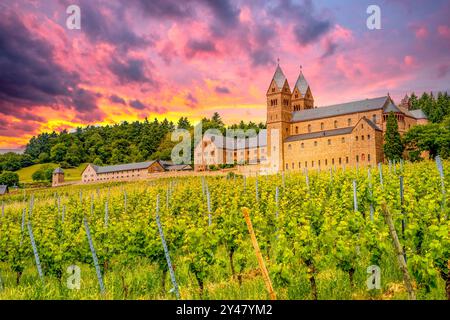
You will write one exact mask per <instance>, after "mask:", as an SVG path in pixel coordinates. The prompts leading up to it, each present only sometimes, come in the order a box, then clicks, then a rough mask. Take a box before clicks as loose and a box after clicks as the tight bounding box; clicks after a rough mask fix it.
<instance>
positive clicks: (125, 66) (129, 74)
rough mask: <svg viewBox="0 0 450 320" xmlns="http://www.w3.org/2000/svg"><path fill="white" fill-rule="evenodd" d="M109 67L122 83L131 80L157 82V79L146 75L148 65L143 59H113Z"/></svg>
mask: <svg viewBox="0 0 450 320" xmlns="http://www.w3.org/2000/svg"><path fill="white" fill-rule="evenodd" d="M109 69H110V70H111V72H112V73H114V75H115V76H116V77H117V80H118V81H119V82H120V83H121V84H126V83H129V82H148V83H151V84H156V83H155V81H153V79H152V78H151V77H149V76H147V75H146V70H147V66H146V64H145V61H144V60H142V59H133V58H131V59H125V60H124V61H120V60H118V59H115V58H114V59H113V60H112V61H111V63H110V64H109Z"/></svg>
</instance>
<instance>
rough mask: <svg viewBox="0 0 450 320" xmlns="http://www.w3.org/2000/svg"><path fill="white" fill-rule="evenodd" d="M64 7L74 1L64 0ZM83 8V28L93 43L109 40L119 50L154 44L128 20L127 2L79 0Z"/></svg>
mask: <svg viewBox="0 0 450 320" xmlns="http://www.w3.org/2000/svg"><path fill="white" fill-rule="evenodd" d="M61 2H62V3H63V6H64V7H67V6H68V5H70V4H73V1H71V0H70V1H69V0H62V1H61ZM78 5H79V6H80V8H81V28H82V31H83V33H84V34H85V35H86V36H87V37H88V38H89V40H90V41H91V42H93V43H98V42H107V43H110V44H112V45H114V46H115V47H116V48H117V49H119V50H124V51H127V50H128V49H130V48H139V47H147V46H149V45H153V40H152V39H151V37H144V36H139V35H137V34H136V33H135V32H134V31H133V30H132V29H131V28H130V25H131V24H130V23H128V21H127V20H126V15H125V13H126V9H127V5H128V4H127V3H125V2H124V3H121V4H120V5H115V4H114V3H113V2H110V1H109V2H103V3H101V4H99V3H97V2H96V1H91V0H79V1H78Z"/></svg>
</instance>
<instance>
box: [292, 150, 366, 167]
mask: <svg viewBox="0 0 450 320" xmlns="http://www.w3.org/2000/svg"><path fill="white" fill-rule="evenodd" d="M360 159H361V161H366V155H365V154H364V153H363V154H361V158H360V157H359V155H356V162H358V163H359V161H360ZM337 160H338V161H337V162H338V164H340V165H341V164H342V162H343V159H342V158H339V159H337ZM367 161H368V162H370V154H367ZM324 163H325V166H328V159H325V161H324ZM345 163H346V164H348V163H349V159H348V157H345ZM314 164H315V162H314V160H312V161H311V167H312V168H314ZM317 164H318V166H319V167H320V166H321V161H320V160H318V161H317ZM334 164H335V161H334V158H332V159H331V165H334ZM301 168H302V163H301V161H299V162H298V169H301ZM304 168H308V161H305V164H304ZM291 169H295V163H294V162H292V163H291ZM286 170H289V163H286Z"/></svg>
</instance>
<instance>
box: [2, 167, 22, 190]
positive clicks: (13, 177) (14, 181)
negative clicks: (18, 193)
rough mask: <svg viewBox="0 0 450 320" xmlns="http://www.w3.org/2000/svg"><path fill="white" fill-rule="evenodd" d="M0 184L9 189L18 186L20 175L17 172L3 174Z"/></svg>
mask: <svg viewBox="0 0 450 320" xmlns="http://www.w3.org/2000/svg"><path fill="white" fill-rule="evenodd" d="M0 184H3V185H7V186H8V187H12V186H17V185H18V184H19V175H18V174H17V173H15V172H9V171H6V172H3V173H2V174H0Z"/></svg>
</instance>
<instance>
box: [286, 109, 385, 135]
mask: <svg viewBox="0 0 450 320" xmlns="http://www.w3.org/2000/svg"><path fill="white" fill-rule="evenodd" d="M372 121H373V123H376V122H377V115H376V114H374V115H373V116H372ZM333 126H334V129H337V128H339V122H338V120H334V123H333ZM351 126H352V119H351V118H348V119H347V127H351ZM361 128H364V124H361ZM298 129H299V127H298V126H295V133H296V134H298V132H299V130H298ZM320 130H325V123H324V122H321V123H320ZM308 132H312V125H311V124H308Z"/></svg>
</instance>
